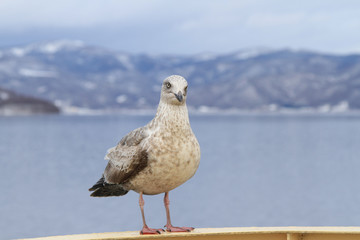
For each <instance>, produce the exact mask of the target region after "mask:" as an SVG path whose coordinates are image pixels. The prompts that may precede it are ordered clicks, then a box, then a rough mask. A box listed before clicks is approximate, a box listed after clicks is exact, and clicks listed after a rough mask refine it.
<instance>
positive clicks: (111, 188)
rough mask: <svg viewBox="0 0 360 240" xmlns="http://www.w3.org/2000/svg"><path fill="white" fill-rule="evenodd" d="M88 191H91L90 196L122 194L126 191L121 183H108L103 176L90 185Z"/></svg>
mask: <svg viewBox="0 0 360 240" xmlns="http://www.w3.org/2000/svg"><path fill="white" fill-rule="evenodd" d="M89 191H92V193H91V195H90V196H92V197H113V196H122V195H125V194H127V193H128V191H127V190H125V189H124V188H123V187H122V185H121V184H109V183H106V182H105V178H104V176H102V177H101V178H100V179H99V181H97V182H96V183H95V184H94V186H92V187H91V188H90V189H89Z"/></svg>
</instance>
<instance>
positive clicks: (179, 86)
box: [161, 75, 188, 105]
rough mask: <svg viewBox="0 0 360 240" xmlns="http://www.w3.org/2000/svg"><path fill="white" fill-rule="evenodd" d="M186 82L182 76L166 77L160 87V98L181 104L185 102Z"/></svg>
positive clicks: (170, 102) (167, 101) (174, 103)
mask: <svg viewBox="0 0 360 240" xmlns="http://www.w3.org/2000/svg"><path fill="white" fill-rule="evenodd" d="M187 87H188V83H187V81H186V80H185V78H183V77H182V76H179V75H172V76H170V77H167V78H166V79H165V80H164V82H163V85H162V88H161V100H162V101H164V102H166V103H169V104H173V105H183V104H185V102H186V95H187Z"/></svg>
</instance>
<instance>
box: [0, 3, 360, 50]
mask: <svg viewBox="0 0 360 240" xmlns="http://www.w3.org/2000/svg"><path fill="white" fill-rule="evenodd" d="M56 39H74V40H82V41H84V42H85V43H88V44H91V45H98V46H104V47H106V48H109V49H115V50H120V51H125V52H130V53H149V54H196V53H203V52H213V53H226V52H231V51H236V50H241V49H244V48H253V47H269V48H292V49H307V50H315V51H321V52H329V53H353V52H356V53H360V1H358V0H338V1H332V0H301V1H295V0H274V1H272V0H249V1H247V0H228V1H227V0H180V1H175V0H128V1H121V0H61V1H49V0H0V47H6V46H13V45H19V44H26V43H32V42H42V41H49V40H56Z"/></svg>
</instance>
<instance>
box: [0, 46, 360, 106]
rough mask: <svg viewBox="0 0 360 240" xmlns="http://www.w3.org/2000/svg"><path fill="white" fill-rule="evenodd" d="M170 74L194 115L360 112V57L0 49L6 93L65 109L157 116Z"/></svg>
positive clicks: (289, 52) (253, 52) (82, 48)
mask: <svg viewBox="0 0 360 240" xmlns="http://www.w3.org/2000/svg"><path fill="white" fill-rule="evenodd" d="M172 74H179V75H182V76H184V77H185V78H186V79H187V80H188V82H189V85H190V87H189V90H190V91H189V96H188V104H189V105H190V107H191V108H192V109H221V110H229V109H239V110H265V111H276V110H279V109H293V110H299V109H315V110H319V111H325V112H326V111H332V110H333V109H343V110H344V111H346V110H349V109H350V110H358V109H360V55H358V54H349V55H332V54H325V53H317V52H311V51H303V50H301V51H295V50H290V49H280V50H273V49H266V48H262V49H247V50H239V51H234V52H232V53H226V54H209V53H207V54H196V55H181V56H179V55H160V56H155V55H147V54H130V53H125V52H117V51H111V50H108V49H105V48H101V47H96V46H89V45H86V44H84V43H82V42H80V41H55V42H46V43H37V44H30V45H26V46H22V47H12V48H5V49H4V48H3V49H0V87H3V88H6V89H11V90H13V91H16V92H20V93H24V94H27V95H32V96H37V97H41V98H44V99H47V100H49V101H52V102H54V103H55V104H56V105H57V106H59V107H60V108H62V109H66V108H69V107H78V108H89V109H95V110H99V109H102V110H111V109H152V108H155V107H156V105H157V103H158V101H159V93H160V87H161V82H162V80H163V79H164V78H166V77H167V76H169V75H172ZM339 106H342V107H340V108H339Z"/></svg>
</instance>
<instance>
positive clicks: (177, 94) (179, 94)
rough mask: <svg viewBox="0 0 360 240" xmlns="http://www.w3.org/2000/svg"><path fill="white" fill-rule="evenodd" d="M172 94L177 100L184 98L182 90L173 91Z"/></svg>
mask: <svg viewBox="0 0 360 240" xmlns="http://www.w3.org/2000/svg"><path fill="white" fill-rule="evenodd" d="M174 94H175V97H176V99H177V100H178V101H179V102H182V100H183V99H184V97H183V94H182V92H181V91H179V92H178V93H174Z"/></svg>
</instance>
